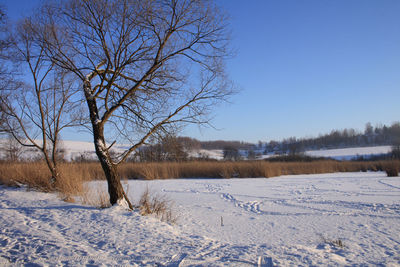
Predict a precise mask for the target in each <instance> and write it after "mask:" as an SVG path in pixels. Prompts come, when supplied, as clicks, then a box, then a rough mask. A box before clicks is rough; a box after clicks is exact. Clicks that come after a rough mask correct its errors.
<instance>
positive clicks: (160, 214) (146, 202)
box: [139, 188, 177, 224]
mask: <svg viewBox="0 0 400 267" xmlns="http://www.w3.org/2000/svg"><path fill="white" fill-rule="evenodd" d="M139 211H140V214H141V215H143V216H146V215H150V214H154V215H155V216H156V217H157V218H159V219H160V220H161V221H164V222H167V223H171V224H174V223H176V220H177V217H176V216H175V215H174V212H173V210H172V201H171V200H169V199H167V198H166V197H165V196H160V195H156V194H154V193H151V192H150V190H149V189H148V188H146V190H145V191H144V192H143V194H142V196H141V197H140V200H139Z"/></svg>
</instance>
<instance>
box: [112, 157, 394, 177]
mask: <svg viewBox="0 0 400 267" xmlns="http://www.w3.org/2000/svg"><path fill="white" fill-rule="evenodd" d="M390 166H395V167H396V168H400V161H372V162H357V161H345V162H339V161H328V160H324V161H314V162H265V161H241V162H216V161H210V162H207V161H198V162H196V161H193V162H179V163H178V162H160V163H126V164H124V165H122V166H121V167H120V168H119V172H120V175H121V177H124V178H126V179H146V180H154V179H172V178H236V177H237V178H257V177H266V178H268V177H274V176H280V175H296V174H318V173H333V172H359V171H383V170H386V169H387V168H389V167H390Z"/></svg>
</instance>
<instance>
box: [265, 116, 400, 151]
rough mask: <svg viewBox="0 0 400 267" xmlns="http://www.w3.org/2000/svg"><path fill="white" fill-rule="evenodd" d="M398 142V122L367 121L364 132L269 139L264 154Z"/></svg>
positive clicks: (340, 131)
mask: <svg viewBox="0 0 400 267" xmlns="http://www.w3.org/2000/svg"><path fill="white" fill-rule="evenodd" d="M397 144H400V123H399V122H396V123H393V124H392V125H391V126H386V125H383V126H376V127H373V126H372V125H371V123H367V124H366V126H365V130H364V132H359V131H356V130H354V129H344V130H332V131H331V132H330V133H329V134H325V135H320V136H319V137H315V138H300V139H298V138H296V137H291V138H287V139H284V140H282V141H280V142H278V141H270V142H268V143H266V144H265V145H264V154H268V153H276V154H297V153H300V152H304V151H307V150H319V149H333V148H348V147H363V146H381V145H391V146H394V145H397Z"/></svg>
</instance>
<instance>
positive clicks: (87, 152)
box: [0, 139, 391, 161]
mask: <svg viewBox="0 0 400 267" xmlns="http://www.w3.org/2000/svg"><path fill="white" fill-rule="evenodd" d="M36 141H37V142H38V143H39V144H41V141H40V140H36ZM7 144H8V141H7V140H6V139H0V158H3V157H5V152H4V149H3V148H5V147H7ZM100 145H101V147H107V146H106V144H100ZM59 147H60V148H61V149H64V150H65V155H64V157H65V159H66V160H67V161H71V160H72V159H74V158H79V157H80V156H82V155H83V156H85V158H87V159H91V160H97V156H96V154H95V148H94V144H93V142H82V141H68V140H65V141H61V144H60V146H59ZM129 147H130V145H128V144H115V145H113V147H112V150H113V151H114V152H116V153H118V154H122V153H123V152H124V151H126V149H128V148H129ZM390 151H391V146H372V147H353V148H340V149H324V150H310V151H306V152H305V154H307V155H310V156H314V157H329V158H334V159H337V160H351V159H354V158H356V157H358V156H364V157H368V156H371V155H381V154H386V153H389V152H390ZM241 152H242V153H241V154H242V156H243V157H245V156H246V153H245V152H244V151H241ZM188 154H189V156H191V157H195V158H196V157H198V158H210V159H216V160H222V159H223V158H224V155H223V150H222V149H211V150H207V149H196V150H192V151H188ZM38 156H40V154H39V153H38V152H37V151H36V150H35V149H33V150H32V149H27V148H23V154H22V155H21V157H22V158H24V159H30V158H35V157H38ZM271 156H274V155H272V154H270V155H262V156H261V157H260V159H265V158H269V157H271Z"/></svg>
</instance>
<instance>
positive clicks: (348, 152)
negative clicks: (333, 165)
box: [306, 146, 392, 160]
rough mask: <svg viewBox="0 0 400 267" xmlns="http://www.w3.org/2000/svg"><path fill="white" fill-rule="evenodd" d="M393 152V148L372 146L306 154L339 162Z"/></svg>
mask: <svg viewBox="0 0 400 267" xmlns="http://www.w3.org/2000/svg"><path fill="white" fill-rule="evenodd" d="M390 151H392V147H391V146H371V147H353V148H339V149H326V150H310V151H307V152H306V154H307V155H310V156H313V157H329V158H334V159H337V160H351V159H354V158H357V157H358V156H364V157H368V156H371V155H382V154H387V153H389V152H390Z"/></svg>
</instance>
